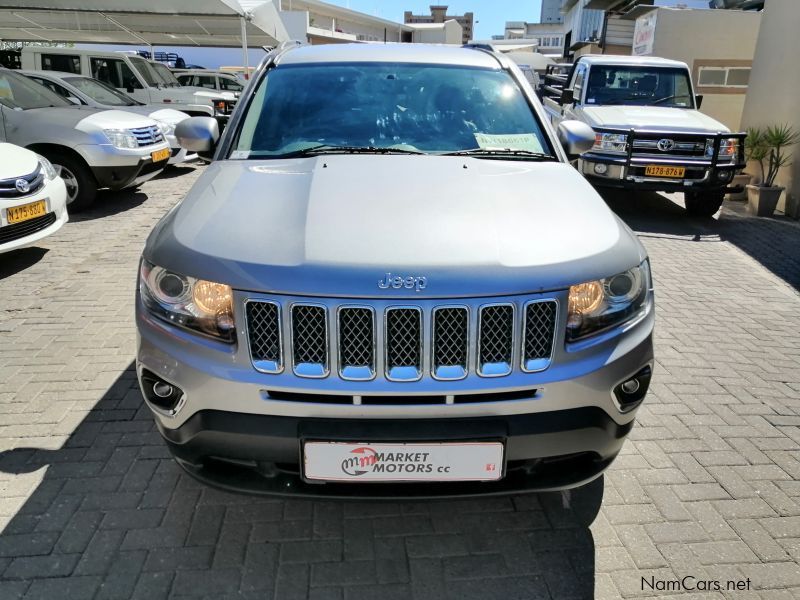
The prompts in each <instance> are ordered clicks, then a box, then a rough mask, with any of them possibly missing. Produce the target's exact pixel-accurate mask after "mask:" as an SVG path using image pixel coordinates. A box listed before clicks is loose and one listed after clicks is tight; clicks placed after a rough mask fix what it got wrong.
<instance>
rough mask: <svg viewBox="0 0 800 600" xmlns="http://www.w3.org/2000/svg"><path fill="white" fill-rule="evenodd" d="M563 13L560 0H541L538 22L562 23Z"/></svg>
mask: <svg viewBox="0 0 800 600" xmlns="http://www.w3.org/2000/svg"><path fill="white" fill-rule="evenodd" d="M563 22H564V15H562V14H561V0H542V12H541V13H540V15H539V23H548V24H552V23H563Z"/></svg>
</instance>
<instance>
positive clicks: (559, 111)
mask: <svg viewBox="0 0 800 600" xmlns="http://www.w3.org/2000/svg"><path fill="white" fill-rule="evenodd" d="M560 68H561V69H568V71H567V73H566V74H558V73H557V72H550V73H548V74H547V75H545V77H544V82H543V84H542V86H541V88H540V97H541V99H542V102H543V103H544V106H545V110H546V111H547V114H548V116H549V118H550V120H551V122H552V123H553V124H554V125H558V124H559V123H560V122H561V121H563V120H579V121H583V122H584V123H587V124H588V125H590V126H591V127H592V128H593V129H594V131H595V144H594V147H593V148H592V149H591V150H589V151H588V152H586V153H585V154H583V155H581V157H580V158H579V159H578V160H577V168H578V170H579V171H580V172H581V173H582V174H583V175H584V176H585V177H586V178H587V179H588V180H589V181H590V182H591V183H592V184H593V185H594V186H595V187H611V188H627V189H634V190H653V191H667V192H683V193H684V199H685V205H686V210H687V212H689V213H690V214H694V215H702V216H711V215H713V214H715V213H716V212H717V211H718V210H719V208H720V206H722V200H723V198H724V196H725V194H726V193H729V192H734V191H740V190H739V189H738V188H735V187H730V184H731V182H732V181H733V177H734V175H735V174H736V172H737V171H739V170H741V169H743V168H744V166H745V164H744V163H745V160H744V138H745V134H744V133H731V131H730V130H729V129H728V128H727V127H725V125H723V124H722V123H720V122H718V121H716V120H714V119H712V118H711V117H709V116H708V115H705V114H703V113H701V112H700V111H699V108H700V104H701V102H702V96H700V95H696V94H695V93H694V89H693V87H692V80H691V76H690V72H689V68H688V66H687V65H686V64H685V63H682V62H678V61H674V60H667V59H664V58H657V57H638V56H608V55H585V56H581V57H580V58H579V59H578V60H577V61H575V63H574V64H573V65H568V66H566V67H565V66H563V65H562V66H560Z"/></svg>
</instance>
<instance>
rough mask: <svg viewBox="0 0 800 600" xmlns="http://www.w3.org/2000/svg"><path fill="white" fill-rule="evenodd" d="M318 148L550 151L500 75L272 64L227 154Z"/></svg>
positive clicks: (509, 81) (512, 85) (522, 101)
mask: <svg viewBox="0 0 800 600" xmlns="http://www.w3.org/2000/svg"><path fill="white" fill-rule="evenodd" d="M322 146H324V147H326V148H329V149H330V147H333V148H334V150H335V148H338V147H349V148H351V149H353V148H359V149H370V150H379V149H383V150H387V149H392V150H395V149H396V150H397V151H400V152H425V153H449V152H459V151H467V150H478V151H480V150H486V151H487V153H488V151H492V150H504V149H506V150H514V151H519V152H518V153H519V154H524V153H526V152H528V153H530V154H535V153H544V154H545V155H547V156H548V157H549V154H550V150H549V145H548V143H547V141H546V138H545V136H544V134H543V133H542V130H541V128H540V126H539V123H538V121H537V119H536V116H535V115H534V113H533V111H532V109H531V107H530V106H529V104H528V102H527V101H526V98H525V96H524V95H523V93H522V91H521V90H520V88H519V86H518V85H517V83H516V82H515V80H514V79H513V78H512V77H511V76H510V75H509V74H508V73H507V72H506V71H502V70H499V69H498V70H493V69H483V68H470V67H455V66H441V65H426V64H396V63H391V64H390V63H346V64H326V65H315V64H309V65H287V66H283V67H277V68H275V69H273V70H272V71H270V72H269V73H268V74H267V75H266V76H265V77H264V78H263V79H262V81H261V82H260V83H259V89H258V90H257V92H256V95H255V97H254V98H253V101H252V103H251V105H250V106H249V108H248V111H247V114H246V116H245V118H244V122H243V124H242V127H241V130H240V132H239V137H238V140H237V142H235V146H234V151H235V154H234V156H235V157H237V158H257V157H270V156H273V157H276V156H281V155H292V154H296V153H297V152H298V151H302V150H304V149H313V148H314V147H322Z"/></svg>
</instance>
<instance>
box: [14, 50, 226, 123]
mask: <svg viewBox="0 0 800 600" xmlns="http://www.w3.org/2000/svg"><path fill="white" fill-rule="evenodd" d="M21 59H22V68H23V69H26V70H28V71H60V72H63V73H75V74H76V75H83V76H85V77H92V78H93V79H99V80H100V81H102V82H104V83H107V84H108V85H110V86H111V87H113V88H114V89H116V90H118V91H120V92H125V93H126V94H128V95H129V96H131V97H132V98H133V99H134V100H137V101H139V102H143V103H144V104H167V105H169V108H174V109H176V110H181V111H183V112H185V113H187V114H189V115H207V116H211V117H216V118H218V119H219V120H220V121H223V122H224V121H225V120H227V118H228V117H229V116H230V114H231V112H232V111H233V106H234V105H235V104H236V102H235V100H233V99H226V98H224V97H223V96H222V95H220V94H217V93H214V92H210V91H209V90H203V89H199V88H182V87H180V86H177V87H170V86H167V85H166V84H165V82H164V80H163V79H162V77H161V75H159V72H157V71H156V70H155V68H154V67H153V66H152V65H153V64H154V63H152V62H150V61H147V60H145V59H143V58H142V57H140V56H131V55H129V54H124V53H119V52H103V51H100V50H87V49H79V48H51V47H45V46H26V47H25V48H23V49H22V56H21ZM164 68H165V69H166V67H164ZM167 71H169V69H167Z"/></svg>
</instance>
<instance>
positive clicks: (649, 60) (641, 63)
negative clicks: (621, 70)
mask: <svg viewBox="0 0 800 600" xmlns="http://www.w3.org/2000/svg"><path fill="white" fill-rule="evenodd" d="M576 62H577V60H576ZM580 62H581V63H585V64H587V65H598V64H599V65H620V66H636V67H683V68H686V69H688V68H689V67H688V65H687V64H686V63H684V62H681V61H679V60H671V59H669V58H661V57H660V56H617V55H612V54H585V55H584V56H581V57H580Z"/></svg>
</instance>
